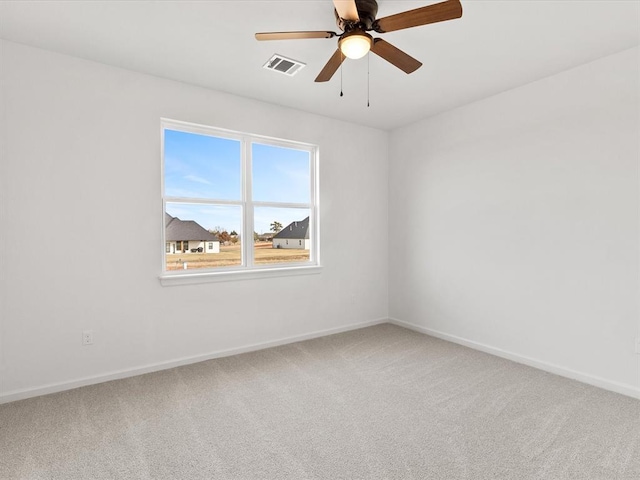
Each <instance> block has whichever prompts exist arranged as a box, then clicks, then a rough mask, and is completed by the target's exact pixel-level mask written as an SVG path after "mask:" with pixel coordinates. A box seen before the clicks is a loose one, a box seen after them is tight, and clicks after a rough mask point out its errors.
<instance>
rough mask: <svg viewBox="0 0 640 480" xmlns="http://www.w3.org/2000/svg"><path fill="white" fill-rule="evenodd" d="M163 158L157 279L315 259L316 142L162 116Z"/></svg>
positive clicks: (297, 265) (314, 262)
mask: <svg viewBox="0 0 640 480" xmlns="http://www.w3.org/2000/svg"><path fill="white" fill-rule="evenodd" d="M162 157H163V158H162V160H163V163H162V165H163V178H162V181H163V189H162V191H163V199H162V205H163V215H164V225H165V228H164V238H163V242H164V243H165V244H166V245H167V246H166V248H165V254H164V258H163V272H164V274H163V276H162V278H172V277H176V276H185V275H189V274H194V273H200V274H207V273H215V274H220V273H225V272H226V273H229V274H234V273H246V272H260V271H263V272H266V271H269V272H271V274H273V273H274V272H276V271H278V270H279V271H281V272H285V273H286V272H290V271H291V270H292V269H295V270H298V271H299V270H304V268H301V267H317V266H318V265H319V261H318V260H319V258H318V257H319V255H318V253H319V252H318V241H317V238H318V206H317V194H318V191H317V148H316V147H315V146H313V145H308V144H302V143H298V142H292V141H287V140H279V139H273V138H266V137H259V136H256V135H250V134H242V133H238V132H230V131H227V130H220V129H216V128H212V127H205V126H201V125H193V124H187V123H183V122H176V121H173V120H163V121H162ZM289 240H292V242H291V245H290V244H289V243H290V242H289ZM296 240H297V241H296ZM172 243H175V251H172V250H173V249H171V248H170V247H169V245H170V244H172ZM205 245H207V248H206V249H205V248H203V247H204V246H205ZM189 246H191V249H190V248H189ZM276 273H277V272H276ZM216 277H218V278H220V275H216Z"/></svg>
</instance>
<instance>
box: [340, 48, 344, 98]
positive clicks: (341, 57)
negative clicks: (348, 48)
mask: <svg viewBox="0 0 640 480" xmlns="http://www.w3.org/2000/svg"><path fill="white" fill-rule="evenodd" d="M340 60H342V61H341V62H340V96H341V97H342V96H343V95H344V93H342V64H343V63H344V57H343V56H342V50H341V51H340Z"/></svg>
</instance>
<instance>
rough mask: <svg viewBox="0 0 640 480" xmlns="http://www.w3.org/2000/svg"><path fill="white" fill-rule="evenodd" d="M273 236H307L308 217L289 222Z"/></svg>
mask: <svg viewBox="0 0 640 480" xmlns="http://www.w3.org/2000/svg"><path fill="white" fill-rule="evenodd" d="M273 238H296V239H298V238H305V239H307V238H309V217H307V218H305V219H304V220H300V221H298V222H291V223H290V224H289V225H287V226H286V227H284V228H283V229H282V230H280V231H279V232H278V233H277V234H276V235H274V236H273Z"/></svg>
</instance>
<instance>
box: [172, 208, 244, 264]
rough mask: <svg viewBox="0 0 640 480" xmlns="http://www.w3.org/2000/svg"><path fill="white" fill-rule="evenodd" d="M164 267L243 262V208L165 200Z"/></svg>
mask: <svg viewBox="0 0 640 480" xmlns="http://www.w3.org/2000/svg"><path fill="white" fill-rule="evenodd" d="M166 207H167V208H166V212H165V241H166V253H165V257H166V265H167V270H193V269H199V268H220V267H230V266H234V265H241V264H242V246H241V238H240V233H241V232H242V208H241V207H240V206H236V205H198V204H192V203H167V206H166Z"/></svg>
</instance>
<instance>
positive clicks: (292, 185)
mask: <svg viewBox="0 0 640 480" xmlns="http://www.w3.org/2000/svg"><path fill="white" fill-rule="evenodd" d="M251 161H252V164H253V200H256V201H259V202H288V203H309V202H310V200H311V193H310V192H311V184H310V174H309V171H310V164H309V161H310V158H309V152H307V151H304V150H295V149H293V148H283V147H274V146H271V145H263V144H261V143H253V144H252V145H251Z"/></svg>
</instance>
